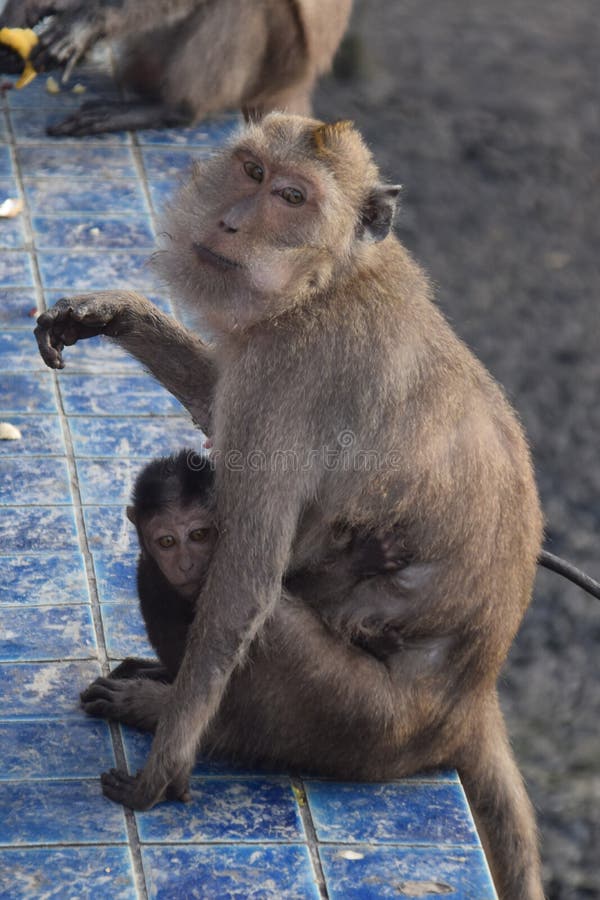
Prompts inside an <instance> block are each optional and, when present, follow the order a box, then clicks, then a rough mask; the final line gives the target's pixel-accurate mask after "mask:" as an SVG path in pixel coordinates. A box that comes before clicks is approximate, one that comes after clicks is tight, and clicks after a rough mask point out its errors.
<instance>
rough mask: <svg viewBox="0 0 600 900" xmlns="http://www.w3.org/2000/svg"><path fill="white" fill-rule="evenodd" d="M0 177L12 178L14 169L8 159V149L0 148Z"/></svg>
mask: <svg viewBox="0 0 600 900" xmlns="http://www.w3.org/2000/svg"><path fill="white" fill-rule="evenodd" d="M0 176H1V177H2V178H4V177H6V176H9V177H10V176H14V169H13V165H12V161H11V158H10V150H9V149H8V147H4V146H2V147H0Z"/></svg>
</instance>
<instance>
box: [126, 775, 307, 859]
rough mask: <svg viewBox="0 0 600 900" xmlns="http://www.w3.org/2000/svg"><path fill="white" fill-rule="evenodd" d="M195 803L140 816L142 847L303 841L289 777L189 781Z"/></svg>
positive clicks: (163, 806) (164, 806)
mask: <svg viewBox="0 0 600 900" xmlns="http://www.w3.org/2000/svg"><path fill="white" fill-rule="evenodd" d="M191 795H192V800H191V802H190V803H189V804H187V805H186V806H185V809H184V810H183V813H182V808H181V804H180V803H176V802H173V803H163V804H161V805H160V806H157V807H155V808H154V809H153V810H151V811H150V812H147V813H136V819H137V825H138V831H139V835H140V840H141V841H142V842H143V843H169V844H179V843H181V844H188V843H198V844H202V843H214V842H218V843H222V842H229V843H231V842H240V843H244V844H251V843H255V842H258V843H261V842H266V843H271V842H283V841H286V842H287V841H290V842H291V841H303V840H305V837H304V830H303V827H302V820H301V818H300V812H299V810H298V805H297V803H296V798H295V796H294V792H293V790H292V785H291V783H290V781H289V780H288V779H286V778H243V779H242V778H239V779H236V778H209V779H206V780H203V779H200V778H193V779H192V780H191Z"/></svg>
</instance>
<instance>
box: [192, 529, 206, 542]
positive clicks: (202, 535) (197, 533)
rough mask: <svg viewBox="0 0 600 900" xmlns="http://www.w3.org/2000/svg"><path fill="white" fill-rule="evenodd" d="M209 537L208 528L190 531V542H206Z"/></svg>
mask: <svg viewBox="0 0 600 900" xmlns="http://www.w3.org/2000/svg"><path fill="white" fill-rule="evenodd" d="M209 535H210V528H195V529H194V531H190V541H206V540H207V539H208V537H209Z"/></svg>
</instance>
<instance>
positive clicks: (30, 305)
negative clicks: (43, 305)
mask: <svg viewBox="0 0 600 900" xmlns="http://www.w3.org/2000/svg"><path fill="white" fill-rule="evenodd" d="M37 315H38V299H37V296H36V294H35V291H34V289H33V288H29V289H27V288H0V328H1V329H2V331H3V332H4V330H5V329H7V328H22V329H23V330H25V331H33V329H34V328H35V320H36V318H37Z"/></svg>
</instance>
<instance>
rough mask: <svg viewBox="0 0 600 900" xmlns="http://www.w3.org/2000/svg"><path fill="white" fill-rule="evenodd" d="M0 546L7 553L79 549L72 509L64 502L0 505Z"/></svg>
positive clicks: (71, 550) (72, 550)
mask: <svg viewBox="0 0 600 900" xmlns="http://www.w3.org/2000/svg"><path fill="white" fill-rule="evenodd" d="M0 547H1V548H2V552H3V553H6V554H13V553H27V552H31V551H32V550H35V552H37V553H44V552H53V551H58V552H74V551H77V550H79V541H78V539H77V525H76V523H75V517H74V514H73V510H72V509H70V508H69V507H65V506H42V507H39V508H32V507H26V506H13V507H10V506H7V507H0Z"/></svg>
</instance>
